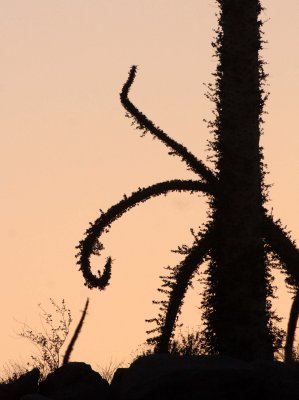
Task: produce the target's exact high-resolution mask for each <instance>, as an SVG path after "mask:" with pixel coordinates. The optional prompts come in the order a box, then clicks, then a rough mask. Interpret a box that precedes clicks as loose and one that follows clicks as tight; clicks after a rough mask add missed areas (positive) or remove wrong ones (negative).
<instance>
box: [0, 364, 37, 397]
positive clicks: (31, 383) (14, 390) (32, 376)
mask: <svg viewBox="0 0 299 400" xmlns="http://www.w3.org/2000/svg"><path fill="white" fill-rule="evenodd" d="M39 377H40V372H39V370H38V369H37V368H34V369H32V370H31V371H29V372H26V373H25V374H23V375H21V376H20V377H19V378H18V379H16V380H15V381H12V382H9V383H2V384H1V385H0V399H1V400H19V398H20V397H21V396H23V395H26V394H29V393H35V392H37V390H38V380H39Z"/></svg>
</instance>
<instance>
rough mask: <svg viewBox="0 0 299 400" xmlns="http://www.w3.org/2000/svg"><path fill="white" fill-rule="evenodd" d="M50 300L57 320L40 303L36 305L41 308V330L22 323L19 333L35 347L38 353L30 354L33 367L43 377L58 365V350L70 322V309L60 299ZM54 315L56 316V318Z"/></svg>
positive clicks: (66, 334)
mask: <svg viewBox="0 0 299 400" xmlns="http://www.w3.org/2000/svg"><path fill="white" fill-rule="evenodd" d="M50 302H51V304H52V306H53V307H54V311H55V313H56V315H57V317H58V318H59V321H58V322H56V321H55V320H54V317H53V314H52V313H49V312H47V311H46V310H45V309H44V308H43V307H42V306H41V304H39V305H38V307H39V309H40V310H41V315H40V319H41V324H42V329H43V331H42V332H37V331H34V330H33V329H32V328H31V327H30V326H29V325H27V324H25V323H24V324H23V325H24V326H23V330H22V332H21V333H19V335H20V336H21V337H23V338H26V339H29V340H30V341H31V342H32V343H33V344H34V345H35V347H36V348H37V350H38V353H39V354H38V355H34V356H31V359H32V361H33V365H32V366H34V367H37V368H38V369H39V370H40V372H41V375H42V376H43V377H45V376H47V375H48V373H50V372H53V371H55V369H57V368H58V367H59V365H60V358H61V357H60V350H61V348H62V346H63V345H64V343H65V341H66V338H67V336H68V334H69V327H70V324H71V322H72V317H71V311H70V309H68V308H67V307H66V304H65V301H64V300H62V302H61V305H58V304H57V303H56V302H55V301H54V300H53V299H51V298H50ZM57 317H56V318H57Z"/></svg>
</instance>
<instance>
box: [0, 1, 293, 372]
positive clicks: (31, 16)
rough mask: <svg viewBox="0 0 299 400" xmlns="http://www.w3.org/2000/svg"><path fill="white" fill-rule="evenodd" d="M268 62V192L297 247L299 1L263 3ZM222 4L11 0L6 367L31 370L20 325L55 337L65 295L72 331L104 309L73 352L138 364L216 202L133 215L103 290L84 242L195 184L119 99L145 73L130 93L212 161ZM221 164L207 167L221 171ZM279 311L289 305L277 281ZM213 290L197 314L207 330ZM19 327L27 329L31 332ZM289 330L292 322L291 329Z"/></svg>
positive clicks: (4, 37)
mask: <svg viewBox="0 0 299 400" xmlns="http://www.w3.org/2000/svg"><path fill="white" fill-rule="evenodd" d="M262 4H263V5H264V7H265V8H266V10H265V11H263V13H262V15H261V17H262V19H263V20H264V21H266V23H265V25H264V27H263V30H264V32H265V36H264V37H265V40H267V41H268V42H267V43H266V44H265V49H264V51H263V57H264V59H265V60H266V62H267V63H268V64H267V65H266V67H265V68H266V72H267V73H269V78H268V81H267V82H268V84H269V87H268V90H269V91H270V93H271V95H270V98H269V100H268V102H267V107H266V109H267V111H268V114H267V115H265V124H264V135H263V136H262V145H263V146H264V155H265V161H266V163H267V165H268V172H269V174H268V175H267V178H266V179H267V183H269V184H274V185H273V187H271V188H270V197H271V202H270V203H269V204H268V207H269V209H270V208H273V213H274V215H275V217H276V218H280V219H281V220H282V223H283V224H284V225H287V227H288V229H289V230H290V231H291V232H292V237H293V238H294V239H299V215H298V203H299V191H298V172H299V161H298V160H299V158H298V151H299V132H298V121H297V118H298V94H299V79H298V76H299V75H298V73H299V52H298V48H299V46H298V45H299V23H298V20H299V2H298V0H285V1H284V2H283V3H282V2H279V1H273V0H272V1H271V0H264V1H263V2H262ZM216 12H217V6H216V2H215V1H214V0H180V1H179V0H43V1H41V0H0V49H1V67H0V68H1V74H0V108H1V118H0V132H1V146H0V152H1V156H0V165H1V171H2V174H1V211H0V213H1V224H0V235H1V236H0V240H1V255H0V257H1V258H0V259H1V270H2V276H1V280H0V285H1V286H0V296H1V297H0V303H1V305H2V316H1V330H0V344H1V347H0V353H1V365H0V368H1V366H2V365H3V364H5V363H7V362H9V361H15V362H19V363H20V364H25V363H26V362H27V361H28V360H29V357H30V355H31V354H33V352H34V351H35V349H34V347H32V346H31V345H30V343H29V342H28V343H27V342H26V340H24V339H22V338H20V337H18V335H17V333H18V332H20V330H21V329H22V325H21V324H20V322H25V323H27V324H29V325H31V326H32V327H33V328H34V329H36V330H39V329H41V322H40V319H39V309H38V306H37V305H38V303H42V305H43V306H44V308H45V309H46V310H48V311H51V310H52V309H51V306H50V303H49V298H50V297H51V298H53V299H54V300H55V301H57V302H60V301H61V299H65V301H66V304H67V305H68V306H69V308H70V309H71V311H72V316H73V319H74V322H73V325H72V328H71V329H74V327H75V325H76V322H77V321H78V319H79V318H80V315H81V310H82V309H83V307H84V303H85V300H86V298H87V296H89V297H90V308H89V312H88V316H87V319H86V323H85V325H84V327H83V330H82V333H81V336H80V337H79V340H78V343H77V345H76V347H75V350H74V353H73V355H72V360H76V361H85V362H87V363H90V364H91V365H92V366H93V367H95V368H96V367H97V366H99V365H102V366H103V365H106V364H107V363H109V361H110V360H114V361H115V362H116V361H121V360H128V359H130V357H131V356H130V354H131V353H133V352H134V351H136V350H137V348H138V346H139V345H141V344H142V343H143V342H144V341H145V340H146V338H147V335H146V333H145V331H146V330H147V329H150V328H151V327H152V326H150V325H149V324H146V323H145V319H146V318H151V317H155V316H156V314H157V306H155V305H152V300H154V299H157V298H158V294H157V288H158V287H159V286H160V279H159V275H161V274H163V273H164V270H163V267H166V266H167V265H174V264H175V263H176V262H178V260H179V258H178V256H177V255H176V254H174V253H171V250H172V249H175V248H176V247H177V246H178V245H182V244H191V242H192V235H191V233H190V228H193V229H194V230H198V228H199V227H200V226H201V225H202V224H203V223H204V221H205V220H206V212H207V206H206V203H205V199H204V198H203V197H198V195H196V194H193V195H189V194H171V195H169V196H167V197H164V196H163V197H161V198H155V199H153V200H150V201H149V202H147V203H145V204H143V205H141V206H139V207H137V208H135V209H133V210H131V211H130V212H129V213H127V214H126V215H125V216H123V217H122V218H121V219H120V220H119V221H117V222H116V223H115V224H114V225H113V226H112V228H111V230H110V232H109V233H108V234H107V235H105V237H104V238H103V243H104V245H105V251H104V252H103V257H100V258H99V259H98V260H97V266H96V267H95V270H97V269H101V268H102V266H103V265H104V260H105V257H107V256H108V255H111V256H112V258H113V259H114V260H115V261H114V264H113V271H112V279H111V284H110V286H109V287H108V288H107V289H106V290H105V291H103V292H100V291H98V290H96V289H94V290H93V291H90V290H89V289H87V288H86V287H85V286H84V281H83V277H82V275H81V273H80V272H79V271H78V266H77V265H76V259H75V254H76V249H75V246H76V245H77V244H78V242H79V240H80V239H82V238H83V235H84V232H85V230H86V228H87V227H88V223H89V221H94V220H95V219H96V218H97V217H98V215H99V209H100V208H101V209H103V210H106V209H107V208H108V207H110V206H111V205H113V204H114V203H116V202H118V201H119V200H120V199H121V198H122V197H123V195H124V194H125V193H126V194H127V195H129V194H130V193H131V192H132V191H135V190H137V189H138V187H145V186H148V185H150V184H153V183H156V182H160V181H162V180H166V179H172V178H189V179H192V178H196V177H195V176H194V174H192V173H191V172H188V171H187V170H186V168H185V165H184V164H183V163H181V162H180V160H179V159H178V158H175V157H169V156H168V154H167V150H166V149H165V148H164V147H163V145H162V144H161V143H160V142H158V141H157V140H155V141H153V140H152V139H151V137H150V136H149V135H147V136H145V137H144V138H140V137H139V134H138V131H136V130H135V129H134V127H132V126H130V120H129V119H127V118H125V112H124V110H123V109H122V107H121V105H120V101H119V92H120V90H121V88H122V85H123V83H124V82H125V80H126V79H127V76H128V71H129V69H130V66H131V65H133V64H137V65H138V74H137V77H136V80H135V83H134V85H133V87H132V90H131V99H132V100H133V101H134V103H135V104H136V105H137V106H138V107H139V108H140V109H141V110H142V111H143V112H144V113H145V114H147V115H148V116H149V117H150V118H151V119H152V120H153V121H155V123H156V124H157V125H158V126H160V127H161V128H163V129H164V130H165V131H166V132H167V133H168V134H169V135H170V136H172V137H173V138H174V139H176V140H177V141H179V142H181V143H184V145H185V146H187V147H188V148H189V149H190V150H191V151H192V152H193V153H194V154H196V155H197V156H198V157H199V158H201V159H202V160H204V161H206V159H207V156H208V155H209V153H208V152H207V141H208V140H209V139H210V138H211V134H210V133H209V129H208V128H207V125H206V123H205V122H203V120H204V119H207V120H209V119H211V118H212V110H213V104H212V103H210V102H209V100H208V99H207V98H206V97H205V92H206V87H205V86H204V84H205V83H206V84H207V83H209V82H213V76H212V73H213V72H214V70H215V67H216V60H215V58H214V57H213V49H212V47H211V41H212V39H213V36H214V32H213V29H215V28H216V26H217V18H216V16H215V14H216ZM207 164H208V162H207ZM278 283H279V285H280V287H279V290H278V293H277V294H278V296H280V297H279V299H278V301H276V302H275V308H277V310H278V312H279V313H280V314H281V315H282V316H284V317H285V316H286V315H287V313H288V309H289V306H290V295H289V294H288V293H287V292H286V290H285V289H283V287H282V283H283V280H282V279H280V280H279V282H278ZM201 290H202V289H201V287H200V285H199V284H196V282H195V285H194V289H193V291H192V290H191V292H190V293H188V297H187V300H186V302H185V305H184V308H183V315H182V322H184V326H186V327H187V326H189V327H190V328H191V327H196V326H198V325H200V324H201V321H200V315H199V314H200V313H199V310H198V308H197V307H198V306H199V305H200V298H201V297H200V295H199V292H200V291H201ZM18 321H19V322H18ZM285 324H286V320H284V322H283V326H285Z"/></svg>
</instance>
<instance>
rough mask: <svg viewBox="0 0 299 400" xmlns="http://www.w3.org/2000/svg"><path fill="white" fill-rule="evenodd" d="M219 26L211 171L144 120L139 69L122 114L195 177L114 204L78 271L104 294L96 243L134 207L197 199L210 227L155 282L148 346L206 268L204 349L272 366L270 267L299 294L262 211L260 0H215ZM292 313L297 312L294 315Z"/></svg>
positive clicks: (276, 229)
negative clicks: (204, 200) (166, 198)
mask: <svg viewBox="0 0 299 400" xmlns="http://www.w3.org/2000/svg"><path fill="white" fill-rule="evenodd" d="M217 3H218V5H219V8H220V11H219V19H218V22H219V26H218V30H217V34H216V38H215V41H214V43H213V46H214V47H215V52H216V56H217V57H218V66H217V69H216V72H215V74H214V75H215V84H214V85H209V87H208V89H209V91H208V94H207V95H208V97H210V98H211V99H212V101H213V102H214V103H215V120H214V121H212V122H210V128H211V130H212V132H213V139H212V140H211V141H210V147H211V149H212V151H213V152H214V153H213V154H214V160H215V161H214V169H213V170H211V169H210V168H208V167H207V166H206V165H205V164H204V163H203V162H202V161H201V160H199V159H198V158H197V157H196V156H195V155H193V154H192V153H191V152H190V151H189V150H188V149H187V148H186V147H184V146H183V145H182V144H180V143H178V142H176V141H175V140H174V139H172V138H171V137H170V136H169V135H167V134H166V133H165V132H164V131H163V130H162V129H160V128H159V127H157V126H156V125H155V124H154V123H153V122H152V121H151V120H149V119H148V118H147V117H146V116H145V115H144V114H143V113H142V112H141V111H140V110H139V109H138V108H137V107H136V106H135V105H134V104H133V103H132V102H131V101H130V99H129V97H128V95H129V91H130V89H131V86H132V84H133V82H134V79H135V76H136V72H137V67H136V66H133V67H132V68H131V70H130V72H129V77H128V79H127V81H126V83H125V84H124V86H123V88H122V91H121V94H120V99H121V103H122V105H123V107H124V108H125V110H126V112H127V113H126V116H127V117H129V118H132V119H133V123H134V124H135V125H136V128H137V129H138V130H140V131H141V134H142V135H144V134H146V133H149V134H151V135H153V137H154V138H157V139H159V140H160V141H161V142H162V143H163V144H164V145H165V146H167V147H168V149H169V154H171V155H174V156H178V157H179V158H180V159H181V160H182V161H183V162H184V163H185V164H186V166H187V168H188V169H189V170H190V171H192V172H193V173H194V174H195V175H197V179H196V180H181V179H175V180H170V181H165V182H160V183H157V184H154V185H152V186H149V187H147V188H143V189H138V190H137V191H136V192H134V193H132V194H131V195H130V196H124V198H123V199H122V200H121V201H120V202H119V203H117V204H115V205H113V206H112V207H111V208H109V209H108V210H107V211H106V212H102V213H101V215H100V217H99V218H98V219H96V220H95V222H94V223H91V224H90V227H89V228H88V229H87V231H86V235H85V237H84V239H83V240H81V241H80V243H79V245H78V249H79V253H78V264H79V265H80V270H81V271H82V273H83V276H84V278H85V281H86V283H85V284H86V285H87V286H88V287H89V288H99V289H101V290H102V289H104V288H105V287H106V286H107V285H108V284H109V280H110V277H111V267H112V259H111V257H108V258H107V260H106V264H105V267H104V270H103V272H102V273H100V272H99V271H98V275H95V274H93V272H92V271H91V264H90V257H91V255H100V252H101V250H103V248H104V247H103V244H102V243H101V242H100V237H101V235H102V233H103V232H106V231H107V230H109V228H110V226H111V224H112V223H113V222H114V221H115V220H116V219H118V218H120V217H121V216H122V215H123V214H124V213H125V212H127V211H128V210H130V209H131V208H133V207H134V206H136V205H138V204H140V203H142V202H145V201H147V200H149V199H150V198H152V197H155V196H159V195H162V194H167V193H169V192H182V191H184V192H190V193H195V192H201V193H204V194H206V195H207V197H208V202H209V204H210V212H209V217H208V221H207V222H206V224H205V226H204V227H203V228H202V229H201V230H200V232H198V234H196V235H194V243H193V245H192V246H191V247H187V246H186V247H183V248H180V249H179V251H180V252H181V253H182V254H184V259H183V260H182V261H181V262H180V263H179V264H178V265H177V266H175V267H171V268H170V267H169V275H168V276H166V277H162V279H163V283H162V288H161V289H160V291H162V292H164V293H165V294H166V296H167V299H166V300H165V301H159V302H157V303H159V304H160V313H159V314H158V317H157V318H154V319H152V320H150V321H154V322H156V324H157V326H156V328H154V329H153V330H151V331H150V332H155V336H154V337H152V338H150V339H149V340H148V341H149V343H152V344H154V346H155V351H156V352H160V353H163V352H168V351H169V346H170V342H171V340H172V338H173V332H174V328H175V325H176V322H177V320H178V315H179V313H180V309H181V306H182V303H183V300H184V296H185V294H186V291H187V289H188V286H189V285H190V284H191V282H192V279H193V277H194V275H195V273H196V272H197V271H198V269H199V267H200V265H202V264H203V262H204V261H205V260H207V261H208V270H207V278H206V289H205V292H204V297H203V304H202V308H203V316H204V318H205V329H204V332H203V334H204V347H205V352H208V353H210V354H222V355H229V356H233V357H237V358H240V359H245V360H252V359H270V360H271V359H273V354H274V351H275V346H276V345H277V340H278V339H279V338H280V337H279V331H278V330H277V329H276V328H275V318H276V317H275V315H274V313H273V312H272V311H271V297H273V288H272V285H271V282H272V277H271V272H270V267H271V266H272V265H273V259H275V260H279V264H280V266H281V268H283V269H284V271H285V272H286V275H287V277H286V280H287V282H288V284H290V285H292V286H293V287H294V288H295V289H297V288H298V286H299V251H298V248H297V247H296V245H295V242H294V241H293V240H292V239H291V238H290V235H289V234H288V233H287V232H286V230H285V229H284V228H283V226H282V224H281V222H280V221H279V220H276V221H275V220H274V217H273V216H272V215H271V214H270V213H269V212H268V211H267V210H266V208H265V201H266V198H267V195H268V190H267V189H268V188H267V186H266V185H265V183H264V175H265V167H264V164H263V154H262V148H261V146H260V135H261V130H262V128H261V125H262V122H263V121H262V115H263V109H264V104H265V101H266V97H267V94H266V93H265V91H264V83H265V79H266V74H265V73H264V69H263V60H262V58H261V55H260V51H261V49H262V43H263V41H262V34H261V26H262V22H261V20H260V12H261V10H262V7H261V4H260V1H258V0H242V1H237V0H217ZM295 314H296V313H295Z"/></svg>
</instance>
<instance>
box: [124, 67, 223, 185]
mask: <svg viewBox="0 0 299 400" xmlns="http://www.w3.org/2000/svg"><path fill="white" fill-rule="evenodd" d="M136 71H137V66H136V65H133V66H132V67H131V69H130V72H129V77H128V79H127V81H126V83H125V84H124V86H123V88H122V91H121V93H120V101H121V103H122V105H123V107H124V108H125V110H126V111H127V112H128V113H129V114H130V115H131V116H132V117H133V119H134V120H135V122H136V123H137V125H138V129H141V130H142V131H143V132H144V133H145V132H147V131H149V132H150V133H151V134H152V135H154V137H157V138H158V139H159V140H161V142H163V143H164V144H165V145H166V146H167V147H169V148H170V149H171V150H172V151H171V153H170V154H176V155H177V156H179V157H181V159H182V160H183V161H185V163H186V164H187V165H188V167H189V168H190V169H191V170H192V171H193V172H195V173H196V174H197V175H200V176H201V177H202V178H203V179H204V180H205V181H207V182H209V183H214V184H215V183H216V181H217V179H216V177H215V175H214V174H213V172H212V171H211V170H210V169H209V168H208V167H207V166H206V165H204V163H203V162H202V161H200V160H198V158H197V157H195V156H194V155H193V154H192V153H191V152H190V151H188V149H187V148H186V147H185V146H183V145H182V144H180V143H178V142H176V141H175V140H173V139H172V138H170V137H169V136H168V135H167V134H166V133H165V132H164V131H163V130H162V129H160V128H159V127H156V126H155V125H154V123H153V122H152V121H151V120H149V119H148V118H147V117H146V116H145V115H144V114H143V113H142V112H141V111H139V110H138V108H137V107H135V106H134V104H133V103H132V102H131V101H130V100H129V98H128V94H129V91H130V89H131V86H132V84H133V82H134V79H135V76H136Z"/></svg>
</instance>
